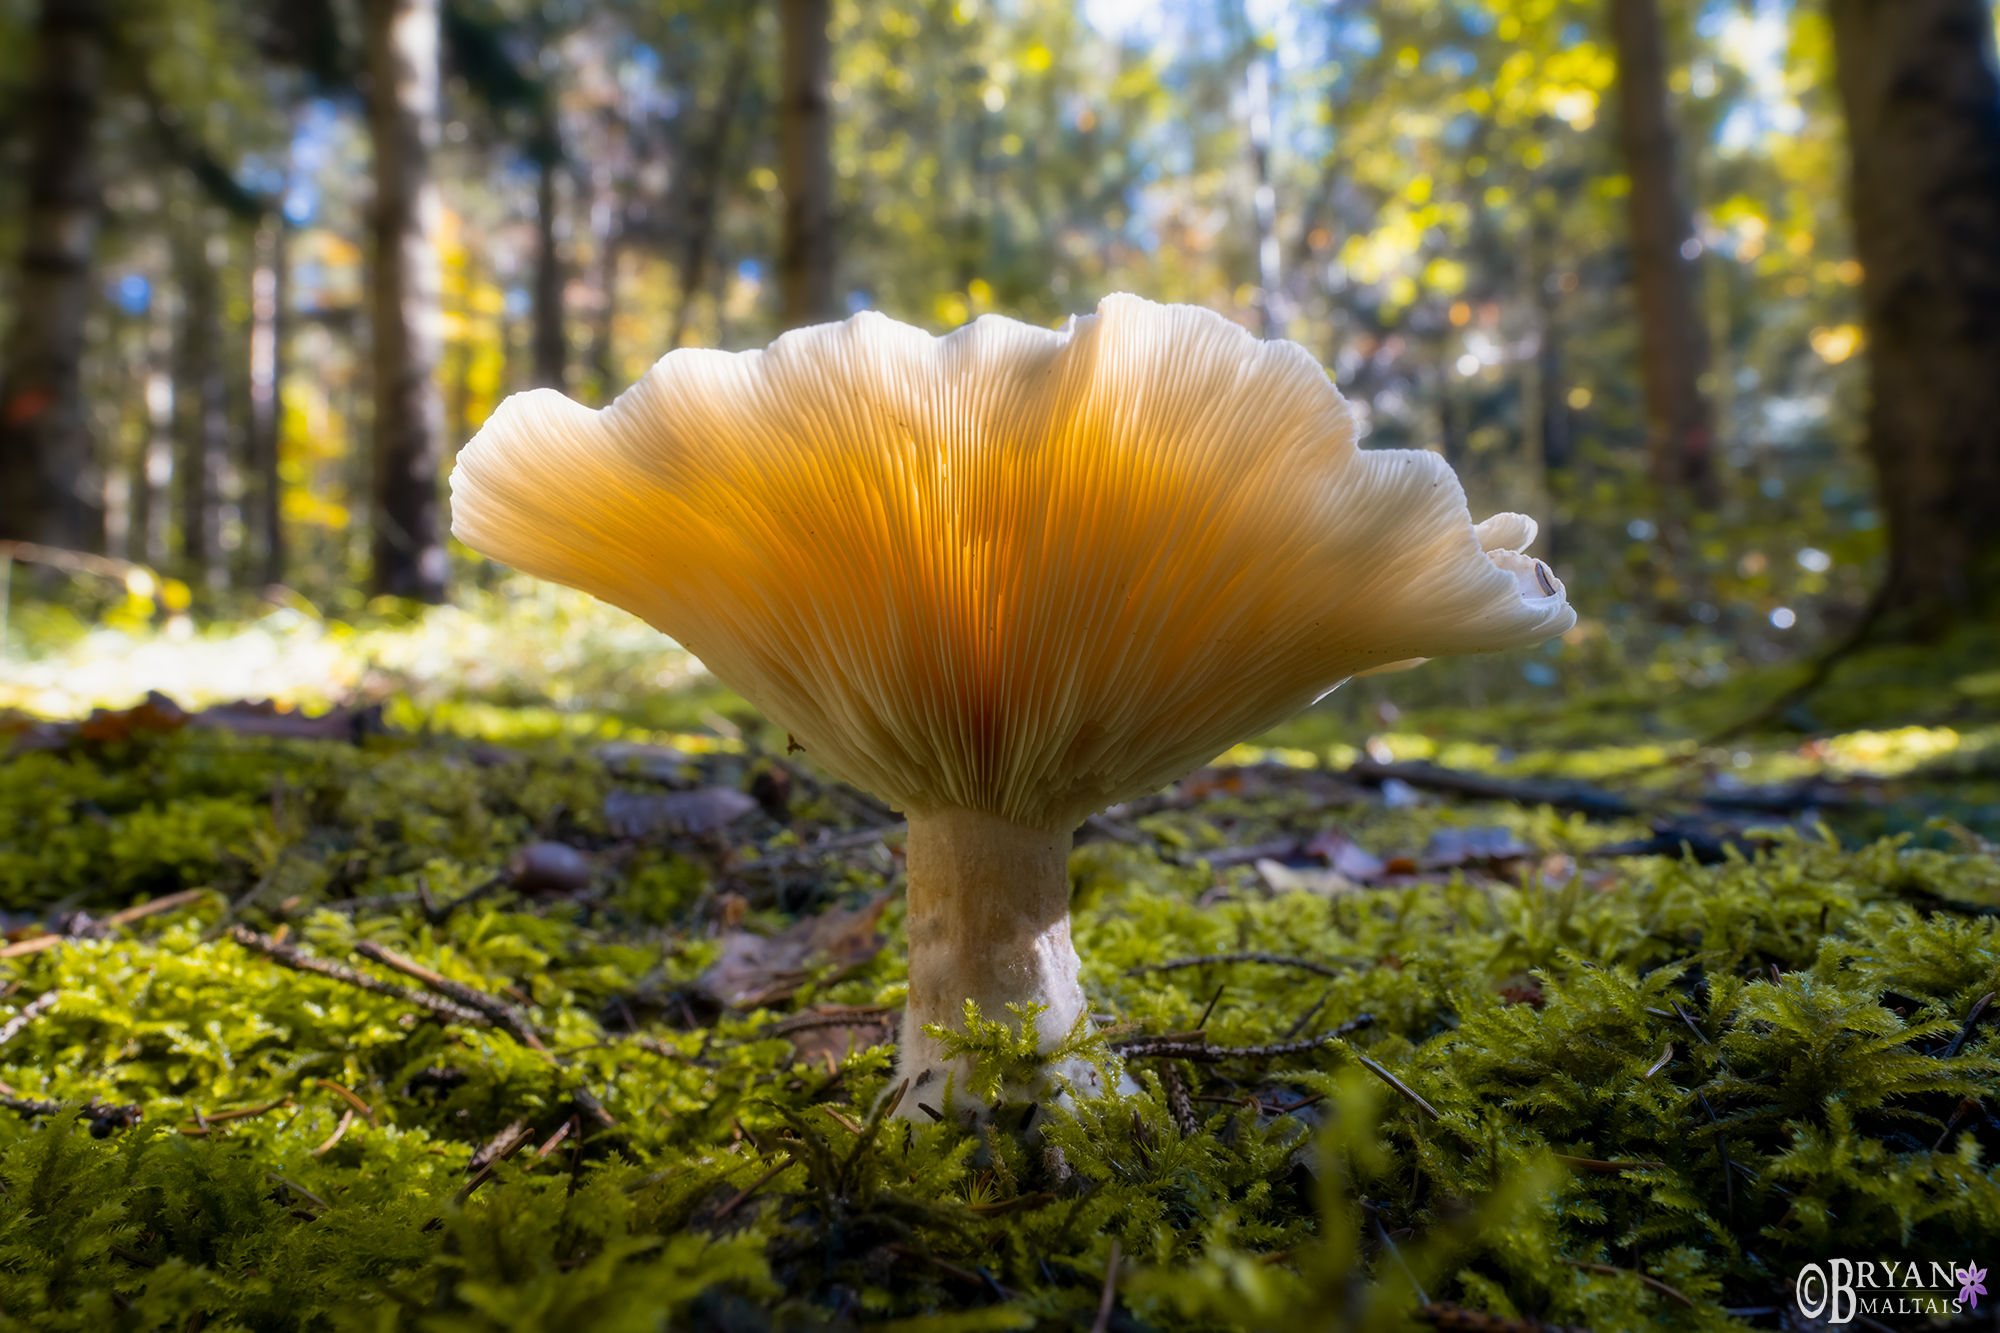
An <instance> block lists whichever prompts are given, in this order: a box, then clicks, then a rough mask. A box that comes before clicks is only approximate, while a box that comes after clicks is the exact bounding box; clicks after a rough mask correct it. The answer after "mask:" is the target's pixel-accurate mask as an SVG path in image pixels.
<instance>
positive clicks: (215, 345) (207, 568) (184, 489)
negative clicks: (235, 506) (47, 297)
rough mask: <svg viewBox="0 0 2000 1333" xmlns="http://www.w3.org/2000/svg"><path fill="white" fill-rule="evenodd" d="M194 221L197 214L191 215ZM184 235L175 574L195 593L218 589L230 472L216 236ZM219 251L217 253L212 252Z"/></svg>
mask: <svg viewBox="0 0 2000 1333" xmlns="http://www.w3.org/2000/svg"><path fill="white" fill-rule="evenodd" d="M196 216H197V217H199V216H200V215H199V213H197V215H196ZM195 228H196V234H194V235H192V236H190V237H189V238H188V239H187V241H186V243H185V245H184V247H183V253H182V258H181V290H182V293H183V297H182V305H181V329H180V338H179V339H178V346H177V348H176V351H177V352H178V364H177V365H176V366H175V368H174V377H175V379H176V380H177V381H178V384H177V385H176V387H175V390H174V405H175V406H176V407H177V408H178V409H179V417H180V420H179V422H178V423H177V424H178V431H177V433H178V435H179V437H180V463H179V465H178V466H177V467H176V468H175V472H176V473H177V474H178V477H179V480H180V496H179V499H180V511H181V524H180V561H179V564H180V571H181V576H182V577H183V578H185V579H186V580H187V581H188V582H189V583H190V584H192V585H194V586H195V587H210V588H219V587H223V586H225V585H226V584H227V582H228V572H227V569H226V567H225V566H224V564H223V560H222V542H221V536H222V532H221V528H222V521H221V520H222V515H221V509H222V489H223V480H224V478H225V476H226V475H227V473H228V470H229V391H228V381H227V380H226V379H225V378H224V374H223V366H222V298H221V293H220V291H219V283H218V275H217V273H216V269H217V268H218V267H220V265H221V263H222V262H223V261H224V260H225V259H226V258H227V248H226V247H227V242H225V241H223V240H222V238H221V237H210V238H207V239H204V238H203V237H202V236H200V235H199V223H198V222H197V223H196V224H195ZM218 251H219V252H220V253H218Z"/></svg>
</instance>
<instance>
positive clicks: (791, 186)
mask: <svg viewBox="0 0 2000 1333" xmlns="http://www.w3.org/2000/svg"><path fill="white" fill-rule="evenodd" d="M829 9H830V4H829V0H783V4H782V7H781V9H780V14H781V16H782V17H781V22H782V23H783V25H784V44H785V49H784V60H783V75H782V85H781V87H780V89H779V94H778V97H779V100H778V183H779V185H780V186H781V187H782V188H783V190H784V195H785V219H784V234H783V237H782V239H781V240H780V243H779V250H778V290H779V292H780V293H781V294H782V295H783V297H784V302H785V311H784V317H785V327H786V328H788V329H796V328H799V327H801V326H802V325H806V324H819V323H823V322H825V321H827V320H832V319H838V318H839V317H840V314H839V311H838V310H837V309H835V307H834V302H833V164H832V162H831V160H830V158H831V155H832V151H833V147H832V146H833V109H832V106H831V104H830V103H829V101H828V98H827V88H826V85H827V71H828V68H829V66H830V64H831V61H832V58H833V46H832V42H831V41H830V40H829V39H828V37H827V31H826V28H827V21H828V17H829Z"/></svg>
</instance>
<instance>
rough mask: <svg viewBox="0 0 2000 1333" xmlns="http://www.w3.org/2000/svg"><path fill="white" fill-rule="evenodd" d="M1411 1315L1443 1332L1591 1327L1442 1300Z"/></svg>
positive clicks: (1567, 1331)
mask: <svg viewBox="0 0 2000 1333" xmlns="http://www.w3.org/2000/svg"><path fill="white" fill-rule="evenodd" d="M1410 1317H1411V1318H1412V1319H1414V1320H1416V1321H1417V1322H1418V1323H1420V1324H1429V1325H1430V1326H1431V1327H1432V1328H1435V1329H1438V1330H1440V1333H1590V1330H1589V1329H1587V1328H1583V1327H1581V1326H1579V1325H1573V1324H1545V1323H1543V1322H1542V1321H1541V1320H1539V1319H1532V1318H1530V1319H1507V1318H1505V1317H1503V1316H1501V1315H1497V1314H1487V1313H1486V1312H1485V1311H1483V1310H1467V1309H1465V1308H1463V1307H1461V1306H1457V1305H1448V1304H1445V1303H1443V1302H1441V1301H1434V1302H1432V1303H1431V1304H1429V1305H1421V1306H1418V1307H1417V1310H1416V1313H1414V1314H1412V1315H1411V1316H1410Z"/></svg>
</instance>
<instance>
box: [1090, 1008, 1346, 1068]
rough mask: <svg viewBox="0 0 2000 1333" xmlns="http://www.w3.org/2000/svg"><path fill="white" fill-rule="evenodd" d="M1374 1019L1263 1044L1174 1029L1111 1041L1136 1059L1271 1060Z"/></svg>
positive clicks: (1304, 1049) (1319, 1043)
mask: <svg viewBox="0 0 2000 1333" xmlns="http://www.w3.org/2000/svg"><path fill="white" fill-rule="evenodd" d="M1374 1021H1375V1015H1373V1014H1356V1015H1355V1016H1354V1017H1352V1018H1350V1019H1348V1020H1347V1021H1346V1022H1345V1023H1342V1024H1341V1025H1340V1026H1339V1027H1337V1028H1335V1029H1334V1030H1333V1031H1331V1032H1322V1033H1320V1034H1319V1035H1318V1036H1316V1037H1307V1038H1305V1039H1304V1040H1302V1041H1275V1042H1271V1043H1269V1044H1267V1045H1263V1046H1210V1045H1209V1044H1208V1043H1207V1042H1206V1041H1204V1040H1202V1039H1201V1037H1200V1034H1199V1033H1179V1032H1176V1033H1171V1034H1169V1035H1166V1036H1141V1037H1120V1038H1118V1039H1116V1040H1114V1041H1112V1042H1110V1043H1109V1045H1110V1047H1111V1049H1112V1050H1114V1051H1116V1052H1117V1053H1118V1054H1120V1055H1122V1056H1124V1057H1126V1058H1127V1059H1133V1060H1145V1059H1153V1058H1158V1057H1166V1058H1170V1059H1175V1060H1193V1061H1195V1062H1196V1063H1198V1064H1218V1063H1220V1062H1221V1061H1224V1060H1271V1059H1276V1058H1277V1057H1279V1056H1284V1055H1303V1054H1306V1053H1307V1052H1310V1051H1316V1050H1318V1049H1320V1048H1321V1047H1322V1046H1325V1045H1326V1044H1327V1043H1328V1042H1331V1041H1336V1040H1338V1039H1339V1038H1341V1037H1345V1036H1347V1035H1348V1034H1349V1033H1351V1032H1357V1031H1359V1030H1360V1029H1362V1028H1365V1027H1367V1026H1368V1025H1369V1024H1371V1023H1373V1022H1374Z"/></svg>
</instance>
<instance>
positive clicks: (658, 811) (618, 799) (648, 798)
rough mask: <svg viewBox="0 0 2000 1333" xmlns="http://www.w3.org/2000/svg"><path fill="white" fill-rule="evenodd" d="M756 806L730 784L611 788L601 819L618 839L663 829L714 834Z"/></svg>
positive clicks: (645, 834)
mask: <svg viewBox="0 0 2000 1333" xmlns="http://www.w3.org/2000/svg"><path fill="white" fill-rule="evenodd" d="M756 808H757V802H756V801H754V800H752V799H751V798H750V797H748V796H745V795H744V794H743V793H742V792H740V791H737V790H735V789H734V788H731V787H702V788H699V789H697V790H695V791H670V792H634V791H614V792H612V793H611V794H610V795H609V796H607V797H605V798H604V819H605V822H606V823H607V824H609V825H610V826H611V832H612V833H613V834H615V835H616V836H618V837H620V838H643V837H646V836H648V835H649V834H653V833H657V832H659V831H660V830H662V829H670V830H672V831H674V832H676V833H713V832H714V831H715V830H717V829H719V828H723V827H726V826H727V825H729V824H733V823H734V822H736V821H737V820H739V819H741V818H743V816H745V815H747V814H749V813H750V812H751V811H752V810H755V809H756Z"/></svg>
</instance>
